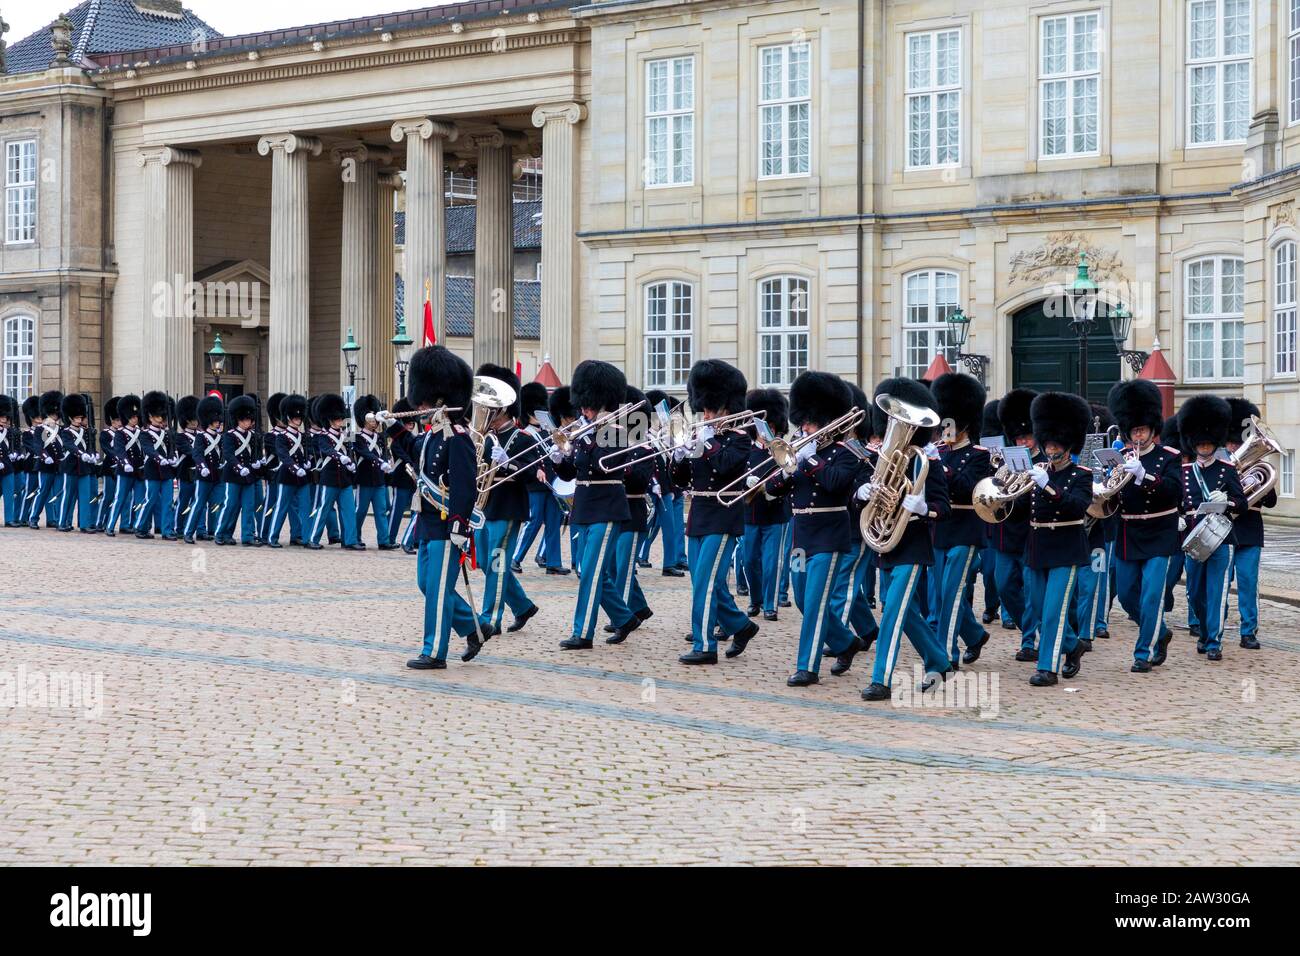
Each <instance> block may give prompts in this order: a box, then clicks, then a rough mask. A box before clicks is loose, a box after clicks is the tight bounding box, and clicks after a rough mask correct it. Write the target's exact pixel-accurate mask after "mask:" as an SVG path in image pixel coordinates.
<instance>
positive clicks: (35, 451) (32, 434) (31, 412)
mask: <svg viewBox="0 0 1300 956" xmlns="http://www.w3.org/2000/svg"><path fill="white" fill-rule="evenodd" d="M22 413H23V420H24V421H26V422H27V427H26V428H24V429H22V431H21V432H20V433H19V435H18V447H19V448H20V452H19V456H18V459H17V463H18V464H19V465H21V466H22V473H21V474H22V488H21V490H20V491H18V493H19V494H21V495H22V498H21V500H20V501H19V502H18V523H19V524H20V525H22V526H23V527H27V526H28V525H27V519H28V517H29V516H30V515H31V513H32V503H33V502H35V501H36V496H37V495H38V494H39V475H38V473H37V471H36V462H37V461H38V460H39V456H40V452H39V447H40V439H39V437H37V434H36V433H37V432H38V431H39V430H40V420H41V400H40V398H38V397H37V396H35V395H29V396H27V398H25V399H24V400H23V406H22Z"/></svg>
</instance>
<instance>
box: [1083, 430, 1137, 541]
mask: <svg viewBox="0 0 1300 956" xmlns="http://www.w3.org/2000/svg"><path fill="white" fill-rule="evenodd" d="M1112 431H1114V433H1115V436H1116V437H1119V427H1118V426H1116V425H1112V426H1111V427H1110V428H1109V429H1107V430H1106V437H1107V438H1109V437H1110V434H1111V432H1112ZM1138 457H1140V453H1139V452H1138V450H1137V449H1136V448H1125V449H1124V460H1125V461H1132V460H1134V459H1135V458H1138ZM1132 480H1133V475H1132V474H1131V473H1129V472H1127V471H1125V470H1124V468H1123V467H1122V466H1119V467H1114V468H1109V469H1106V470H1105V472H1104V473H1103V472H1101V471H1099V470H1098V471H1094V472H1093V474H1092V504H1090V505H1089V506H1088V518H1090V519H1092V521H1096V520H1098V519H1103V520H1104V519H1106V518H1109V517H1111V516H1112V515H1113V514H1115V512H1116V511H1118V510H1119V493H1120V491H1122V490H1123V489H1124V487H1125V486H1126V485H1128V483H1129V482H1131V481H1132ZM1088 526H1089V528H1091V526H1092V523H1091V521H1090V522H1089V524H1088Z"/></svg>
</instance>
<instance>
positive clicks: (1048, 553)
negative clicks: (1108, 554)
mask: <svg viewBox="0 0 1300 956" xmlns="http://www.w3.org/2000/svg"><path fill="white" fill-rule="evenodd" d="M1044 467H1045V468H1046V469H1047V486H1046V487H1044V488H1039V487H1037V486H1035V487H1034V490H1033V491H1031V492H1030V493H1029V509H1030V510H1029V540H1028V544H1027V547H1026V550H1025V563H1026V564H1027V565H1028V566H1029V567H1031V568H1033V569H1034V570H1037V571H1044V570H1048V569H1050V568H1065V567H1081V566H1083V565H1086V564H1088V563H1089V561H1090V556H1091V552H1090V551H1089V550H1088V535H1087V532H1086V531H1085V530H1084V527H1083V523H1084V518H1085V517H1086V516H1087V513H1088V506H1089V505H1091V504H1092V469H1090V468H1085V467H1083V466H1082V465H1076V464H1075V463H1073V462H1071V463H1070V464H1068V465H1066V466H1065V467H1064V468H1061V469H1059V470H1057V469H1055V468H1053V467H1052V466H1051V465H1045V466H1044Z"/></svg>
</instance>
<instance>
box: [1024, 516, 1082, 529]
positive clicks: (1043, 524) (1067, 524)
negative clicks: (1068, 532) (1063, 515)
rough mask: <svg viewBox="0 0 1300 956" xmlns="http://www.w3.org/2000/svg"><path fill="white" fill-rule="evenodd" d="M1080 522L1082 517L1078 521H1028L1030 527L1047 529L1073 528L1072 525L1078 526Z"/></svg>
mask: <svg viewBox="0 0 1300 956" xmlns="http://www.w3.org/2000/svg"><path fill="white" fill-rule="evenodd" d="M1081 524H1083V519H1082V518H1080V519H1079V520H1078V521H1031V522H1029V527H1031V528H1049V529H1051V528H1074V527H1078V526H1079V525H1081Z"/></svg>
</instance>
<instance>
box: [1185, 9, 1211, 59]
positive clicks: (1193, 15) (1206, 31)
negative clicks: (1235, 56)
mask: <svg viewBox="0 0 1300 956" xmlns="http://www.w3.org/2000/svg"><path fill="white" fill-rule="evenodd" d="M1216 6H1217V4H1216V2H1215V0H1196V2H1194V3H1192V4H1191V6H1190V7H1189V8H1188V21H1189V24H1188V34H1189V36H1190V38H1191V44H1190V56H1191V58H1192V59H1193V60H1201V59H1205V58H1207V57H1212V56H1214V55H1215V53H1216V52H1217V50H1216V46H1217V34H1216V30H1215V22H1214V21H1215V12H1216V10H1215V8H1216Z"/></svg>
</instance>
